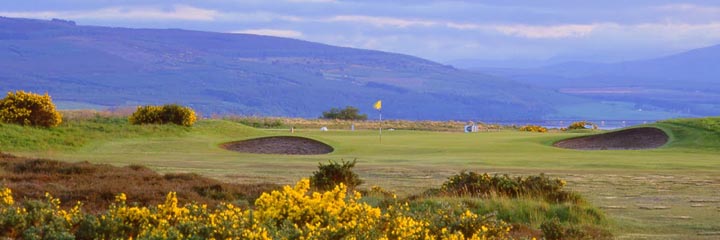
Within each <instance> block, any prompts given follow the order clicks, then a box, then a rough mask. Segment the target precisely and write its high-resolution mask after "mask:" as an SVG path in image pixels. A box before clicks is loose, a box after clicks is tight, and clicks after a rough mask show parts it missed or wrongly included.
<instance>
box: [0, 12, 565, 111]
mask: <svg viewBox="0 0 720 240" xmlns="http://www.w3.org/2000/svg"><path fill="white" fill-rule="evenodd" d="M15 89H24V90H29V91H34V92H48V93H50V94H51V95H52V96H53V97H54V99H55V101H58V102H59V103H60V106H61V107H62V108H66V109H67V108H88V107H91V108H93V107H94V108H106V107H117V106H136V105H138V104H156V103H180V104H187V105H190V106H192V107H194V108H196V109H197V110H199V112H201V113H203V114H204V115H212V114H260V115H283V116H297V117H317V116H319V115H320V113H321V112H322V111H324V110H327V109H329V108H330V107H338V106H345V105H354V106H358V107H359V108H360V109H361V110H362V111H363V112H366V113H371V112H372V109H371V108H370V106H371V104H372V103H373V102H374V101H375V100H377V99H382V100H383V101H384V103H385V104H384V109H383V110H384V113H385V116H386V117H390V118H407V119H478V118H480V119H536V118H539V117H542V116H543V115H545V114H548V113H552V112H554V111H555V110H554V109H553V108H552V107H550V106H553V105H555V103H560V102H566V101H576V100H575V99H574V98H572V97H568V96H564V95H561V94H558V93H555V92H554V91H548V90H545V89H541V88H535V87H530V86H528V85H523V84H518V83H516V82H512V81H508V80H503V79H500V78H497V77H492V76H489V75H485V74H481V73H471V72H467V71H463V70H458V69H455V68H453V67H450V66H446V65H441V64H438V63H434V62H431V61H427V60H424V59H420V58H416V57H412V56H407V55H401V54H394V53H386V52H379V51H370V50H362V49H353V48H343V47H335V46H329V45H324V44H318V43H312V42H306V41H300V40H294V39H287V38H278V37H268V36H258V35H248V34H226V33H211V32H199V31H187V30H178V29H128V28H110V27H94V26H78V25H76V24H75V23H74V22H71V21H64V20H52V21H44V20H30V19H14V18H0V90H2V91H11V90H15ZM371 115H372V114H371Z"/></svg>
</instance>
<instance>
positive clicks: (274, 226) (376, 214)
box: [0, 179, 511, 240]
mask: <svg viewBox="0 0 720 240" xmlns="http://www.w3.org/2000/svg"><path fill="white" fill-rule="evenodd" d="M309 189H310V181H309V180H308V179H303V180H301V181H300V182H298V183H297V185H295V187H290V186H285V187H284V188H283V189H282V190H279V191H272V192H270V193H264V194H263V195H262V196H260V198H258V199H257V200H256V201H255V208H254V209H242V208H240V207H237V206H235V205H233V204H228V203H223V204H219V205H217V206H215V207H208V206H206V205H199V204H194V203H189V204H185V205H181V204H180V203H179V202H178V199H177V194H176V193H174V192H170V193H168V194H167V197H166V199H165V202H164V203H162V204H158V205H156V206H150V207H146V206H137V205H132V204H128V203H127V201H128V199H127V196H125V194H122V193H120V194H118V195H116V196H115V201H114V202H113V203H112V204H111V205H110V207H109V208H108V210H106V211H104V212H100V213H97V214H88V213H84V212H83V211H82V208H81V203H78V204H77V205H75V207H73V208H72V209H69V210H64V209H62V208H60V207H59V206H60V201H59V200H58V199H56V198H53V197H52V196H50V195H49V194H46V199H45V200H44V201H29V202H31V204H27V202H26V204H25V205H20V204H18V203H16V202H15V201H14V199H13V197H12V191H11V190H10V189H8V188H2V189H0V237H3V238H13V239H17V238H22V239H75V238H77V239H458V240H459V239H509V238H510V236H509V232H510V230H511V227H510V225H509V224H507V223H505V222H503V221H498V220H495V219H493V218H491V217H484V216H479V215H477V214H475V213H473V212H471V211H467V210H466V211H464V212H463V213H462V214H456V213H447V214H448V215H443V216H438V217H435V218H432V219H426V217H427V216H424V215H416V214H413V213H412V212H411V209H410V208H409V206H408V205H407V204H395V205H392V206H390V207H388V208H387V209H385V210H383V209H380V208H377V207H373V206H370V205H369V204H367V203H363V202H361V201H360V199H361V197H362V196H361V194H360V193H358V192H352V193H351V194H349V196H348V189H347V188H346V187H345V185H344V184H339V185H337V186H336V187H335V188H334V189H332V190H331V191H326V192H309ZM428 214H430V213H428ZM432 214H438V215H441V214H446V212H433V213H432Z"/></svg>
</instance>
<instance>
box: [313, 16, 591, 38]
mask: <svg viewBox="0 0 720 240" xmlns="http://www.w3.org/2000/svg"><path fill="white" fill-rule="evenodd" d="M315 21H320V22H349V23H355V24H369V25H374V26H377V27H396V28H408V27H446V28H450V29H456V30H463V31H468V30H480V31H492V32H497V33H501V34H504V35H508V36H515V37H522V38H569V37H582V36H585V35H587V34H589V33H591V32H592V31H593V29H594V28H595V26H594V25H592V24H588V25H583V24H563V25H549V26H544V25H523V24H512V25H508V24H476V23H459V22H453V21H440V20H427V19H410V18H394V17H377V16H365V15H339V16H334V17H330V18H325V19H319V20H315Z"/></svg>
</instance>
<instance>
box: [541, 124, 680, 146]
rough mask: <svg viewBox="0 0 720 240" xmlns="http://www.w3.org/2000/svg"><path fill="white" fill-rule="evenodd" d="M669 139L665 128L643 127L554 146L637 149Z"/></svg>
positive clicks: (587, 137)
mask: <svg viewBox="0 0 720 240" xmlns="http://www.w3.org/2000/svg"><path fill="white" fill-rule="evenodd" d="M669 139H670V138H669V137H668V135H667V134H666V133H665V132H664V131H663V130H660V129H658V128H653V127H642V128H632V129H626V130H620V131H616V132H609V133H603V134H597V135H592V136H585V137H578V138H571V139H566V140H562V141H559V142H556V143H555V144H553V146H555V147H561V148H570V149H579V150H635V149H650V148H658V147H661V146H662V145H665V143H667V142H668V140H669Z"/></svg>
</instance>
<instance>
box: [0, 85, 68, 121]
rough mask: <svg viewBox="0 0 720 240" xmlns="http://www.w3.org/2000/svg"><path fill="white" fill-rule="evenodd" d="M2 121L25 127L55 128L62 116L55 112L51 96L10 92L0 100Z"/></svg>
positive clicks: (0, 117) (0, 119) (0, 118)
mask: <svg viewBox="0 0 720 240" xmlns="http://www.w3.org/2000/svg"><path fill="white" fill-rule="evenodd" d="M0 121H2V122H5V123H14V124H20V125H25V126H40V127H55V126H57V125H60V123H61V122H62V115H60V113H59V112H58V111H57V110H55V104H53V102H52V99H51V98H50V96H49V95H48V94H47V93H45V95H39V94H35V93H30V92H24V91H16V92H14V93H13V92H8V94H7V96H6V97H5V98H4V99H1V100H0Z"/></svg>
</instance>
